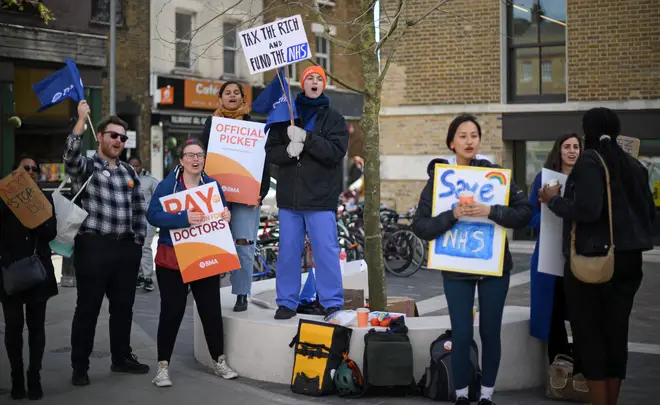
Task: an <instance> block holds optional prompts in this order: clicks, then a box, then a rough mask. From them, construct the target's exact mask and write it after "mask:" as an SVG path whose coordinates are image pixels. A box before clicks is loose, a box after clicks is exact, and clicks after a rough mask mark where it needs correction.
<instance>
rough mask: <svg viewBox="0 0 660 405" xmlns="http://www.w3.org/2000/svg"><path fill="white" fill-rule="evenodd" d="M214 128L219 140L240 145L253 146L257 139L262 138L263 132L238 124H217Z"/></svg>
mask: <svg viewBox="0 0 660 405" xmlns="http://www.w3.org/2000/svg"><path fill="white" fill-rule="evenodd" d="M215 130H216V131H218V132H219V133H220V142H225V143H228V144H230V145H241V146H247V147H255V146H256V145H257V140H258V139H263V138H264V134H263V132H261V129H254V128H249V127H243V126H240V125H223V124H218V125H216V126H215Z"/></svg>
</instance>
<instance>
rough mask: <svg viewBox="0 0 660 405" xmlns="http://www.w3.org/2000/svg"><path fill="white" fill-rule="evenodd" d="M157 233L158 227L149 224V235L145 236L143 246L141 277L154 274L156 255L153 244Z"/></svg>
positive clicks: (149, 276) (148, 276)
mask: <svg viewBox="0 0 660 405" xmlns="http://www.w3.org/2000/svg"><path fill="white" fill-rule="evenodd" d="M155 235H156V227H154V226H151V225H149V224H147V236H146V238H144V246H142V260H141V261H140V273H139V277H143V278H151V277H153V275H154V255H153V250H152V249H151V244H152V242H153V241H154V236H155Z"/></svg>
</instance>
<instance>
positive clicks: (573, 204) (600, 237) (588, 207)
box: [548, 149, 656, 258]
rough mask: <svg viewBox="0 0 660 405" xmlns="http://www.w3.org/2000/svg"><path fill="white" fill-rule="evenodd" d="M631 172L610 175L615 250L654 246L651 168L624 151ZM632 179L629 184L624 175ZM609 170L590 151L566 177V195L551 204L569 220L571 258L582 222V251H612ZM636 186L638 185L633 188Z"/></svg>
mask: <svg viewBox="0 0 660 405" xmlns="http://www.w3.org/2000/svg"><path fill="white" fill-rule="evenodd" d="M620 155H621V156H622V158H623V159H626V160H627V162H625V163H626V165H625V167H627V168H628V170H627V172H626V173H623V174H619V175H615V173H611V174H610V177H611V190H612V193H611V194H612V217H613V225H614V251H615V253H616V252H622V251H636V250H637V251H645V250H651V249H653V241H652V235H653V231H652V226H653V221H654V220H655V215H656V211H655V204H654V202H653V194H651V189H650V187H649V175H648V171H647V170H646V168H645V167H644V166H642V164H641V163H639V162H638V161H637V160H636V159H634V158H633V157H632V156H630V155H628V154H627V153H625V152H622V153H621V154H620ZM624 176H625V179H626V180H625V181H626V182H630V183H629V184H628V187H626V186H624V184H623V181H622V179H621V178H622V177H624ZM605 185H606V180H605V170H604V169H603V164H602V162H601V160H600V158H599V157H598V154H597V153H596V152H595V151H593V150H590V149H588V150H585V151H584V153H583V154H582V155H581V156H580V158H579V159H578V160H577V162H575V167H573V170H572V171H571V174H570V175H569V176H568V179H566V191H565V192H564V197H554V198H553V199H552V200H550V203H549V204H548V208H550V210H551V211H552V212H554V213H555V214H556V215H557V216H558V217H560V218H563V219H564V229H563V252H564V256H565V257H567V258H568V257H570V241H571V229H572V226H573V221H576V222H577V226H576V236H575V249H576V250H577V253H578V254H581V255H587V256H588V255H595V256H600V255H604V254H606V253H607V251H608V249H609V246H610V244H611V242H610V228H609V226H610V225H609V224H610V223H609V214H608V206H607V189H606V188H605ZM633 186H634V187H633Z"/></svg>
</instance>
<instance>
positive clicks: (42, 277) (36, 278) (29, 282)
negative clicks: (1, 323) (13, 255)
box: [2, 240, 48, 296]
mask: <svg viewBox="0 0 660 405" xmlns="http://www.w3.org/2000/svg"><path fill="white" fill-rule="evenodd" d="M47 277H48V276H47V274H46V268H45V267H44V265H43V263H41V259H39V256H38V255H37V243H36V240H35V246H34V253H33V254H32V256H29V257H26V258H24V259H21V260H18V261H16V262H14V263H12V264H10V265H9V266H7V267H3V268H2V282H3V284H4V289H5V292H6V293H7V295H9V296H11V295H14V294H18V293H21V292H23V291H26V290H29V289H30V288H32V287H34V286H36V285H37V284H41V283H43V282H44V281H46V278H47Z"/></svg>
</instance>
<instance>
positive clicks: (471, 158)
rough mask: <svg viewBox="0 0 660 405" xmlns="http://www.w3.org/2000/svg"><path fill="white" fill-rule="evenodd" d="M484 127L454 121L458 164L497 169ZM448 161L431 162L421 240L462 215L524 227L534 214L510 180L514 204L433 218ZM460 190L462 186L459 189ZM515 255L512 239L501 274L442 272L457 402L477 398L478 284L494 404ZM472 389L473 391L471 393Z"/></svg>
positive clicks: (472, 205)
mask: <svg viewBox="0 0 660 405" xmlns="http://www.w3.org/2000/svg"><path fill="white" fill-rule="evenodd" d="M481 136H482V134H481V127H480V126H479V123H478V122H477V120H476V118H475V117H473V116H470V115H461V116H459V117H457V118H456V119H454V121H452V123H451V124H450V125H449V130H448V132H447V147H448V148H449V149H450V150H451V151H452V152H454V153H455V155H456V165H459V166H476V167H498V166H497V165H494V164H492V163H490V162H489V161H488V160H483V159H478V158H476V156H477V151H478V149H479V144H480V143H481ZM437 163H443V164H447V163H448V161H447V160H444V159H433V160H432V161H431V162H430V163H429V165H428V173H429V177H430V178H429V180H428V183H427V184H426V186H425V187H424V190H423V191H422V194H421V196H420V199H419V204H418V207H417V211H416V213H415V216H414V218H413V224H412V229H413V231H414V232H415V234H417V236H419V237H420V238H422V239H425V240H428V241H431V240H435V239H437V238H439V237H441V236H443V235H444V234H445V233H446V232H447V231H450V230H452V228H454V226H455V225H456V224H457V222H458V221H459V219H460V218H462V217H487V218H488V219H489V220H491V221H493V222H495V223H496V224H497V225H500V226H502V227H504V228H514V229H519V228H524V227H526V226H527V224H528V223H529V220H530V218H531V216H532V207H531V205H530V204H529V202H528V201H527V198H525V195H524V194H523V192H522V191H521V190H520V189H519V188H518V187H517V186H516V185H515V184H513V182H511V183H510V192H509V205H508V206H505V205H485V204H482V203H479V202H477V201H474V200H473V201H472V202H465V203H458V204H456V206H455V208H454V209H453V210H451V209H450V210H447V211H445V212H441V213H440V214H439V215H437V216H433V201H434V200H435V196H434V183H435V181H436V179H435V165H436V164H437ZM455 191H458V190H455ZM512 268H513V259H512V258H511V253H510V252H509V246H508V242H506V245H505V254H504V261H503V273H502V276H501V277H496V276H481V275H473V274H461V273H457V272H449V271H443V283H444V291H445V295H446V297H447V305H448V307H449V316H450V319H451V326H452V347H451V353H452V355H451V365H452V374H453V380H454V388H455V389H456V398H457V399H456V404H458V405H469V403H470V400H469V398H473V397H475V399H476V396H477V393H476V389H475V390H471V389H469V388H468V387H469V386H470V385H471V383H472V384H474V383H475V382H474V381H470V364H471V361H470V345H471V343H472V329H473V326H472V325H473V321H472V317H473V315H472V308H473V305H474V290H475V288H476V287H478V288H479V314H480V316H479V334H480V335H481V341H482V351H483V353H482V360H481V368H482V370H483V376H482V380H481V395H480V400H479V405H491V404H493V402H492V400H491V397H492V395H493V390H494V386H495V380H496V378H497V371H498V369H499V365H500V355H501V343H500V330H501V326H502V315H503V312H504V301H505V300H506V296H507V292H508V290H509V273H510V271H511V269H512ZM471 391H472V392H471Z"/></svg>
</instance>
